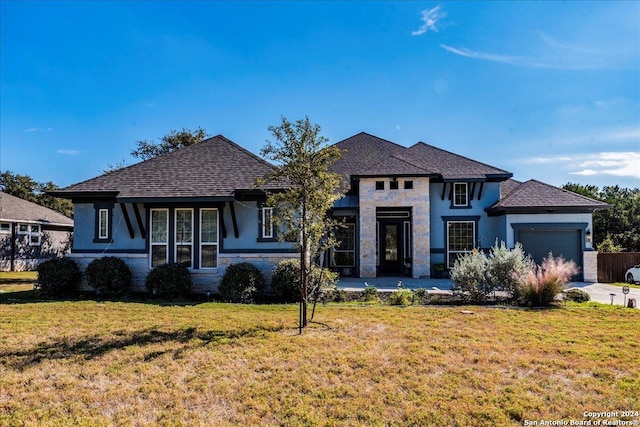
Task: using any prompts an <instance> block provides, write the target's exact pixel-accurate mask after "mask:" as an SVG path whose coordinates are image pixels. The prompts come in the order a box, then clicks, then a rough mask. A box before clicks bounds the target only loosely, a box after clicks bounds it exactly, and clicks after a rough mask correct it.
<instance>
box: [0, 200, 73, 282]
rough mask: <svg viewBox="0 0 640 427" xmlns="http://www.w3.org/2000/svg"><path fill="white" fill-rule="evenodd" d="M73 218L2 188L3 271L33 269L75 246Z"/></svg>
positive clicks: (0, 232) (0, 257) (0, 234)
mask: <svg viewBox="0 0 640 427" xmlns="http://www.w3.org/2000/svg"><path fill="white" fill-rule="evenodd" d="M72 234H73V220H72V219H71V218H67V217H66V216H64V215H62V214H61V213H59V212H56V211H54V210H52V209H49V208H46V207H44V206H40V205H38V204H36V203H32V202H29V201H26V200H23V199H21V198H19V197H15V196H12V195H10V194H7V193H3V192H0V271H26V270H33V269H35V267H36V266H37V265H38V264H39V263H40V262H42V261H44V260H46V259H50V258H57V257H62V256H64V255H65V254H67V253H69V251H70V250H71V240H72Z"/></svg>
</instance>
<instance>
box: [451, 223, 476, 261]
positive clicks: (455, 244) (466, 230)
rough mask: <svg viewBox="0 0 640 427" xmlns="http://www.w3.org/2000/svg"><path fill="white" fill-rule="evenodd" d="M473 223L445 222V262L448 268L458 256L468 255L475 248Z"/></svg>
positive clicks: (474, 225) (474, 224) (474, 227)
mask: <svg viewBox="0 0 640 427" xmlns="http://www.w3.org/2000/svg"><path fill="white" fill-rule="evenodd" d="M475 233H476V223H475V221H448V222H447V260H448V266H449V268H453V264H454V262H455V261H456V259H458V257H459V256H461V255H464V254H466V253H469V252H471V251H472V250H473V248H474V247H475Z"/></svg>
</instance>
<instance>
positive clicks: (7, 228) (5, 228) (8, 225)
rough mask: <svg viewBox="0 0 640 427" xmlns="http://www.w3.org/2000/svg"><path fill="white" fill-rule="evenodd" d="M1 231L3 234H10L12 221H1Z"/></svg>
mask: <svg viewBox="0 0 640 427" xmlns="http://www.w3.org/2000/svg"><path fill="white" fill-rule="evenodd" d="M0 233H2V234H10V233H11V223H9V222H2V223H0Z"/></svg>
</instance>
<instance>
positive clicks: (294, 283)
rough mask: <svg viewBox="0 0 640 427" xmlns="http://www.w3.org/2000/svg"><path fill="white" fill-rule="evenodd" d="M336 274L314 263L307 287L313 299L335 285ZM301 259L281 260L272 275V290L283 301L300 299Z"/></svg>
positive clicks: (308, 293)
mask: <svg viewBox="0 0 640 427" xmlns="http://www.w3.org/2000/svg"><path fill="white" fill-rule="evenodd" d="M335 282H336V274H335V273H332V272H331V271H329V270H328V269H326V268H323V269H322V270H320V268H319V267H317V266H315V265H313V266H312V267H311V276H310V277H309V284H308V288H307V296H308V297H309V298H311V299H313V298H314V296H315V295H316V294H317V295H318V297H319V298H320V297H322V295H321V294H322V293H323V292H324V291H326V290H328V289H330V288H331V287H332V286H334V285H335ZM300 288H301V286H300V260H297V259H287V260H283V261H280V263H279V264H278V266H277V267H276V270H275V272H274V273H273V276H272V277H271V290H272V291H273V293H274V295H275V296H276V297H277V298H278V299H279V300H280V301H282V302H298V301H300V298H301V294H300Z"/></svg>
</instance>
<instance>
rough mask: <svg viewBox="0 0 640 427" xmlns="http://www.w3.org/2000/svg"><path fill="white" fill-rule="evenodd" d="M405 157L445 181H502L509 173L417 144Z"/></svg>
mask: <svg viewBox="0 0 640 427" xmlns="http://www.w3.org/2000/svg"><path fill="white" fill-rule="evenodd" d="M406 156H407V157H410V158H412V159H415V161H417V162H420V164H421V165H423V167H425V168H427V169H431V170H434V171H436V172H438V173H439V174H440V175H442V178H443V179H445V180H455V179H491V178H496V179H498V180H503V179H506V178H510V177H511V176H512V174H511V172H507V171H505V170H502V169H498V168H496V167H493V166H490V165H487V164H484V163H481V162H478V161H475V160H472V159H469V158H468V157H464V156H461V155H459V154H455V153H452V152H450V151H447V150H443V149H441V148H437V147H434V146H432V145H429V144H425V143H424V142H418V143H417V144H415V145H412V146H411V147H409V148H408V149H407V153H406Z"/></svg>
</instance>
